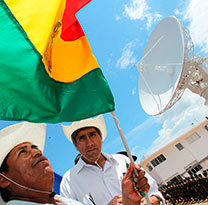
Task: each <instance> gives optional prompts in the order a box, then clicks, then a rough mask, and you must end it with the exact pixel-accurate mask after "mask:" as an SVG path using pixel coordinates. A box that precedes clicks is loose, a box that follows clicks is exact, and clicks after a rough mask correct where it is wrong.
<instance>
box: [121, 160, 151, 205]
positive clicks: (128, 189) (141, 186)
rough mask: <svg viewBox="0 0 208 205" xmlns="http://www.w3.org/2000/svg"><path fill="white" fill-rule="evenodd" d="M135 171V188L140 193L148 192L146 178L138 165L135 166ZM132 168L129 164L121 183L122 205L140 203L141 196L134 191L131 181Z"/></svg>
mask: <svg viewBox="0 0 208 205" xmlns="http://www.w3.org/2000/svg"><path fill="white" fill-rule="evenodd" d="M135 167H136V169H137V174H136V175H135V176H134V181H135V186H136V188H137V189H138V190H139V191H140V192H148V191H149V188H150V186H149V184H148V183H147V178H146V177H145V171H144V170H142V169H140V167H141V166H140V165H139V164H135ZM133 171H134V168H133V165H132V164H131V163H130V165H129V168H128V170H127V172H126V174H125V176H124V178H123V181H122V197H123V200H122V202H123V205H133V204H138V202H140V201H141V199H142V196H141V195H138V193H137V192H136V191H135V190H134V187H133V181H132V179H131V177H132V174H133Z"/></svg>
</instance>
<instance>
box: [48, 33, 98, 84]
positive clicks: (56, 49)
mask: <svg viewBox="0 0 208 205" xmlns="http://www.w3.org/2000/svg"><path fill="white" fill-rule="evenodd" d="M48 52H49V51H48ZM50 59H51V60H50V61H49V62H48V63H49V64H50V66H49V67H50V70H49V71H48V73H49V75H50V77H52V78H53V79H55V80H57V81H61V82H67V83H68V82H73V81H75V80H77V79H79V78H80V77H82V76H83V75H85V74H86V73H88V72H89V71H91V70H93V69H95V68H98V67H99V65H98V63H97V60H96V58H95V56H94V55H93V54H92V51H91V48H90V45H89V42H88V40H87V38H86V36H82V37H80V38H79V39H77V40H75V41H64V40H62V39H61V38H60V36H59V35H57V38H54V40H53V46H52V48H51V51H50ZM47 67H48V66H47Z"/></svg>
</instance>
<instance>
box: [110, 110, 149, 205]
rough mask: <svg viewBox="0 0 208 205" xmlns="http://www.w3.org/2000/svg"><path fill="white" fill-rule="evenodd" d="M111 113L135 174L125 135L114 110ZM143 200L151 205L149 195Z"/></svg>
mask: <svg viewBox="0 0 208 205" xmlns="http://www.w3.org/2000/svg"><path fill="white" fill-rule="evenodd" d="M111 115H112V117H113V119H114V122H115V124H116V127H117V129H118V132H119V134H120V136H121V139H122V142H123V144H124V147H125V149H126V152H127V154H128V157H129V159H130V161H131V163H132V164H133V167H134V174H136V173H137V170H136V167H135V163H134V159H133V157H132V154H131V152H130V150H129V147H128V144H127V142H126V139H125V137H124V134H123V132H122V130H121V127H120V125H119V121H118V118H117V117H116V114H115V112H114V111H112V112H111ZM145 200H146V202H147V205H151V203H150V200H149V197H148V195H147V194H145Z"/></svg>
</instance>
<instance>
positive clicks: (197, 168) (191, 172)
mask: <svg viewBox="0 0 208 205" xmlns="http://www.w3.org/2000/svg"><path fill="white" fill-rule="evenodd" d="M201 169H203V167H202V166H201V165H200V164H198V165H197V166H195V167H194V168H192V169H191V170H189V171H188V173H189V175H190V176H192V175H194V174H196V173H197V172H198V171H199V170H201Z"/></svg>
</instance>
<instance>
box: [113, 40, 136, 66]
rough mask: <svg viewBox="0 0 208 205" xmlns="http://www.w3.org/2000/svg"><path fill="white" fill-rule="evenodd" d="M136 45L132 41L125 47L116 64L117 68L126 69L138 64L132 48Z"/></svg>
mask: <svg viewBox="0 0 208 205" xmlns="http://www.w3.org/2000/svg"><path fill="white" fill-rule="evenodd" d="M135 45H136V43H135V42H134V41H131V42H129V43H127V44H126V45H125V47H124V48H123V50H122V54H121V57H120V58H119V59H118V61H117V63H116V68H121V69H126V68H128V67H129V66H132V65H134V64H136V57H135V56H134V52H133V51H132V48H133V47H134V46H135Z"/></svg>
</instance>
